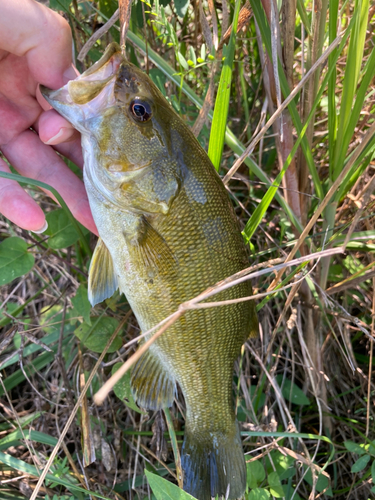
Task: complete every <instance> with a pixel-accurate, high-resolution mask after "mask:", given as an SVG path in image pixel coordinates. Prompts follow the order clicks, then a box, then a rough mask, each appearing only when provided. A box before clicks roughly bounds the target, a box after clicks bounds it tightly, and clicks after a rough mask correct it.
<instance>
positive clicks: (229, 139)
mask: <svg viewBox="0 0 375 500" xmlns="http://www.w3.org/2000/svg"><path fill="white" fill-rule="evenodd" d="M128 39H129V40H130V41H131V42H132V43H133V44H134V45H135V46H136V47H138V48H139V49H140V50H141V51H142V52H144V53H146V44H145V42H144V41H143V40H142V39H141V38H139V37H138V36H137V35H135V34H134V33H133V32H132V31H130V30H129V31H128ZM148 57H149V58H150V60H151V61H152V62H153V63H154V64H155V65H156V66H157V67H158V68H159V69H160V70H161V71H162V72H163V73H164V74H165V76H166V77H167V78H169V79H170V80H171V81H172V82H173V83H175V84H176V85H178V86H179V85H180V84H181V82H180V78H179V76H178V75H176V72H175V70H174V69H173V68H172V67H171V66H170V65H169V64H168V63H167V62H166V61H164V59H163V58H162V57H161V56H160V55H159V54H157V53H156V52H155V51H154V50H152V49H151V48H150V47H149V48H148ZM182 92H184V94H185V95H186V96H187V97H188V99H190V100H191V102H192V103H194V104H195V105H196V106H197V108H198V109H201V107H202V106H203V101H202V99H200V97H198V96H197V94H195V92H194V91H193V90H192V89H191V88H190V87H189V86H188V85H187V84H186V83H185V82H183V84H182ZM208 117H209V119H210V120H212V118H213V113H212V111H210V112H209V113H208ZM225 142H226V144H227V145H228V146H229V147H230V148H231V149H232V151H233V152H234V153H236V154H237V155H238V156H241V155H242V154H243V153H244V151H245V149H246V148H245V146H244V145H243V144H242V143H241V142H240V141H239V140H238V139H237V137H236V136H235V135H234V134H233V132H232V131H231V130H230V129H229V127H227V128H226V131H225ZM245 164H246V165H247V166H248V167H249V169H250V170H251V171H252V172H253V173H254V174H255V175H256V176H257V177H258V179H259V180H261V181H262V182H264V183H265V184H267V185H268V186H271V185H272V182H271V180H270V179H269V178H268V176H267V175H266V174H265V173H264V172H263V170H262V169H261V168H260V167H259V166H258V165H257V164H256V163H255V162H254V161H253V160H252V159H251V158H250V157H249V156H248V157H247V158H246V159H245ZM275 197H276V199H277V201H278V203H279V204H280V206H281V207H282V208H283V210H284V211H285V213H286V215H287V217H288V218H289V219H290V221H291V222H292V224H294V226H295V227H297V229H298V231H302V229H301V225H300V223H299V221H298V220H297V218H296V217H295V215H294V214H293V211H292V210H291V208H290V207H289V205H288V204H287V202H286V201H285V198H284V197H283V196H282V195H281V194H280V193H276V195H275Z"/></svg>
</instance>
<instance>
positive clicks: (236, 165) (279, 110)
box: [223, 35, 342, 184]
mask: <svg viewBox="0 0 375 500" xmlns="http://www.w3.org/2000/svg"><path fill="white" fill-rule="evenodd" d="M341 39H342V35H339V36H338V37H337V38H335V40H334V41H333V42H332V43H331V45H330V46H329V47H328V48H327V50H326V51H325V52H324V54H322V55H321V56H320V57H319V59H318V60H317V61H316V63H315V64H314V65H313V66H312V67H311V68H310V70H309V71H308V72H307V73H306V75H305V76H304V77H303V78H302V80H301V81H300V82H299V84H298V85H297V86H296V87H295V88H294V89H293V90H292V92H291V93H290V94H289V95H288V97H287V98H286V99H285V101H284V102H283V103H282V105H281V106H280V107H279V108H277V110H276V111H275V112H274V114H273V115H272V116H271V118H270V119H269V120H268V122H267V123H266V124H265V125H264V127H263V128H262V129H261V130H260V131H259V132H258V134H257V135H256V136H255V137H254V139H253V140H252V141H251V143H250V144H249V146H248V147H247V148H246V149H245V151H244V152H243V153H242V155H241V156H240V157H239V158H238V159H237V160H236V161H235V162H234V164H233V166H232V168H231V169H230V170H229V172H228V173H227V174H226V175H225V177H224V178H223V182H224V184H227V183H228V182H229V181H230V179H231V178H232V177H233V175H234V174H235V173H236V172H237V170H238V169H239V168H240V166H241V165H242V163H243V161H244V160H245V158H247V157H248V156H249V155H250V154H251V153H252V151H253V149H254V148H255V146H256V145H257V144H258V142H259V140H260V139H261V138H262V137H263V136H264V134H265V133H266V132H267V130H268V129H269V128H270V127H271V125H272V124H273V123H275V121H276V120H277V119H278V118H279V117H280V116H281V114H282V112H283V111H284V109H285V108H286V107H287V106H288V105H289V104H290V103H291V102H292V100H293V99H294V98H295V96H296V95H297V94H298V92H299V91H300V89H301V88H302V87H303V86H304V85H305V84H306V82H307V81H308V80H309V79H310V78H311V77H312V75H313V74H314V73H315V71H316V70H317V69H318V68H319V66H320V65H321V64H322V63H323V62H324V61H325V60H326V59H327V58H328V56H329V54H330V53H331V52H332V51H333V50H335V48H336V47H337V46H338V45H339V44H340V42H341Z"/></svg>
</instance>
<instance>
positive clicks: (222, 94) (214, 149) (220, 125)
mask: <svg viewBox="0 0 375 500" xmlns="http://www.w3.org/2000/svg"><path fill="white" fill-rule="evenodd" d="M240 3H241V2H240V0H236V6H235V10H234V18H233V25H232V32H231V34H230V39H229V43H228V46H227V47H224V50H223V54H225V57H224V65H223V68H222V70H221V75H220V82H219V88H218V91H217V96H216V100H215V108H214V116H213V120H212V126H211V133H210V142H209V145H208V156H209V158H210V160H211V161H212V163H213V165H214V167H215V168H216V170H219V168H220V163H221V156H222V154H223V148H224V140H225V129H226V126H227V118H228V109H229V99H230V94H231V83H232V69H233V60H234V51H235V44H236V31H237V22H238V14H239V12H240ZM225 49H226V50H225Z"/></svg>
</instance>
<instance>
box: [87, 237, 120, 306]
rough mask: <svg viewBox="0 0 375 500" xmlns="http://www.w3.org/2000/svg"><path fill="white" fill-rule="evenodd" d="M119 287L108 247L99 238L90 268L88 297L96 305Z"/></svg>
mask: <svg viewBox="0 0 375 500" xmlns="http://www.w3.org/2000/svg"><path fill="white" fill-rule="evenodd" d="M117 288H118V280H117V274H116V272H115V269H114V266H113V260H112V257H111V254H110V253H109V250H108V248H107V247H106V246H105V244H104V242H103V240H102V239H101V238H99V239H98V242H97V244H96V247H95V250H94V255H93V256H92V259H91V264H90V270H89V287H88V298H89V301H90V302H91V305H92V306H93V307H94V306H95V305H96V304H99V302H103V300H105V299H108V298H109V297H111V296H112V295H113V294H114V293H115V291H116V290H117Z"/></svg>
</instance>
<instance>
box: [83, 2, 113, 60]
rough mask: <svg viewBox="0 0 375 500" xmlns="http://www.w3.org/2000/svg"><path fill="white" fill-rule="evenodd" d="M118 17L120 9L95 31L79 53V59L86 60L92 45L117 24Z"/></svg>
mask: <svg viewBox="0 0 375 500" xmlns="http://www.w3.org/2000/svg"><path fill="white" fill-rule="evenodd" d="M118 18H119V9H117V10H116V12H115V13H114V14H113V16H112V17H111V18H110V19H109V20H108V21H107V22H106V23H105V24H104V25H103V26H102V27H101V28H99V29H98V30H97V31H95V33H94V34H93V35H91V36H90V38H89V39H88V40H87V42H86V43H85V45H84V46H83V47H82V50H81V52H80V53H79V54H78V57H77V59H78V61H80V62H83V61H84V60H85V58H86V56H87V54H88V52H89V50H90V49H91V47H93V46H94V45H95V43H96V42H97V41H98V40H99V38H101V37H102V36H103V35H105V34H106V33H107V32H108V31H109V30H110V29H111V28H112V26H113V25H114V24H115V22H116V21H117V20H118Z"/></svg>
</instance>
